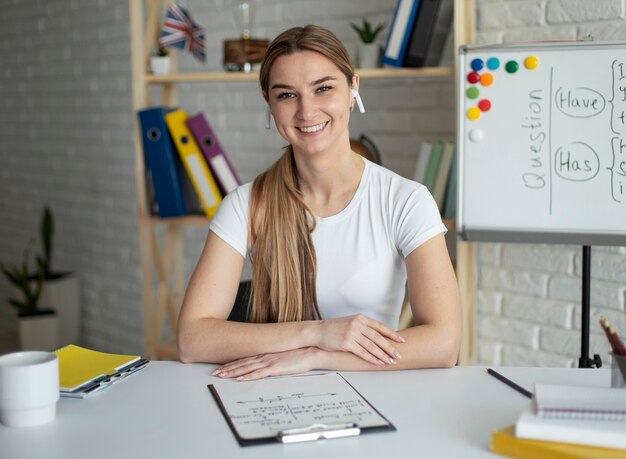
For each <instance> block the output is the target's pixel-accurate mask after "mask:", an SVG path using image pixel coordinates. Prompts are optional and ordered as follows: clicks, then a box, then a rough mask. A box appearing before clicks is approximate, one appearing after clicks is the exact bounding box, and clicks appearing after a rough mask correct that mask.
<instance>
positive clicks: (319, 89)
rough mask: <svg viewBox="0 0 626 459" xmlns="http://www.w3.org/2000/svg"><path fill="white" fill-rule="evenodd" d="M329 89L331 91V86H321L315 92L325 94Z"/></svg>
mask: <svg viewBox="0 0 626 459" xmlns="http://www.w3.org/2000/svg"><path fill="white" fill-rule="evenodd" d="M331 89H333V87H332V86H321V87H319V88H317V92H326V91H330V90H331Z"/></svg>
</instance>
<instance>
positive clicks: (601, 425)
mask: <svg viewBox="0 0 626 459" xmlns="http://www.w3.org/2000/svg"><path fill="white" fill-rule="evenodd" d="M491 449H492V451H494V452H496V453H499V454H502V455H504V456H507V457H514V458H535V457H541V458H557V457H558V458H583V457H588V458H617V457H622V458H623V457H626V389H622V388H612V387H585V386H569V385H551V384H536V385H535V395H534V401H533V402H531V405H530V406H529V407H528V408H527V409H526V410H525V411H524V412H523V413H522V414H521V415H520V416H519V418H518V419H517V422H516V423H515V426H514V427H513V426H511V427H507V428H505V429H501V430H498V431H497V432H495V433H494V434H493V435H492V438H491Z"/></svg>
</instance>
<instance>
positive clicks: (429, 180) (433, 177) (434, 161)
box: [422, 140, 443, 194]
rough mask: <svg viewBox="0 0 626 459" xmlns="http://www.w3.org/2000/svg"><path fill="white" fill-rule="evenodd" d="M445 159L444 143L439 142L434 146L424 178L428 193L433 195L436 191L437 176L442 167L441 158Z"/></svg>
mask: <svg viewBox="0 0 626 459" xmlns="http://www.w3.org/2000/svg"><path fill="white" fill-rule="evenodd" d="M442 157H443V142H442V141H440V140H438V141H437V142H435V143H434V144H433V147H432V148H431V150H430V158H428V166H427V167H426V175H425V176H424V182H423V183H422V185H425V186H426V188H428V191H430V193H431V194H432V193H433V191H434V189H435V182H436V181H437V174H438V173H439V167H440V166H441V158H442Z"/></svg>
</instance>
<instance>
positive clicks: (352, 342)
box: [317, 314, 404, 365]
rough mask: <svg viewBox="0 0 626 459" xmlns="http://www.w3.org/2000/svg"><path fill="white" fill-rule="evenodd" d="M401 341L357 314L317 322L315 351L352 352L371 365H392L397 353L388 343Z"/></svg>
mask: <svg viewBox="0 0 626 459" xmlns="http://www.w3.org/2000/svg"><path fill="white" fill-rule="evenodd" d="M390 340H391V341H395V342H397V343H404V338H403V337H402V336H400V334H398V333H397V332H395V331H393V330H392V329H390V328H389V327H387V326H386V325H385V324H383V323H381V322H378V321H377V320H374V319H370V318H369V317H367V316H364V315H363V314H357V315H354V316H349V317H342V318H339V319H328V320H322V321H320V336H319V338H318V341H319V343H318V344H317V347H319V348H320V349H323V350H325V351H344V352H351V353H352V354H354V355H356V356H357V357H360V358H362V359H363V360H365V361H366V362H369V363H372V364H374V365H385V364H388V363H389V364H392V365H393V364H395V363H396V359H398V358H400V352H398V350H397V349H396V348H395V347H394V346H393V344H392V343H391V342H390Z"/></svg>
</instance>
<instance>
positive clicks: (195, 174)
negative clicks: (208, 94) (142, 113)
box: [165, 109, 222, 217]
mask: <svg viewBox="0 0 626 459" xmlns="http://www.w3.org/2000/svg"><path fill="white" fill-rule="evenodd" d="M187 118H188V117H187V113H186V112H185V111H184V110H183V109H178V110H174V111H172V112H170V113H168V114H166V115H165V122H166V124H167V127H168V128H169V131H170V134H171V135H172V138H173V140H174V144H175V145H176V149H177V150H178V154H179V155H180V157H181V159H182V160H183V164H184V166H185V169H186V170H187V173H188V174H189V177H190V178H191V183H193V186H194V189H195V190H196V193H197V194H198V197H199V198H200V203H201V204H202V208H203V210H204V213H205V214H206V216H207V217H212V216H213V215H215V212H217V208H218V207H219V205H220V203H221V202H222V196H221V194H220V191H219V189H218V188H217V183H216V182H215V179H214V177H213V174H211V171H210V170H209V167H208V166H207V163H206V161H205V159H204V157H203V156H202V152H201V151H200V147H199V146H198V144H197V143H196V141H195V139H194V138H193V135H192V134H191V131H190V130H189V128H188V127H187Z"/></svg>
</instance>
